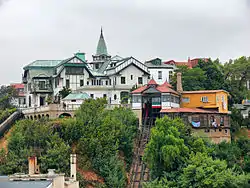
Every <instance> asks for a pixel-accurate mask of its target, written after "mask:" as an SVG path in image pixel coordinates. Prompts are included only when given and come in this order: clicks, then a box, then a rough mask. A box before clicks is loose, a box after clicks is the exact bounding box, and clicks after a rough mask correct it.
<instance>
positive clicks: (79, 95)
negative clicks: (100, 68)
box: [63, 93, 90, 100]
mask: <svg viewBox="0 0 250 188" xmlns="http://www.w3.org/2000/svg"><path fill="white" fill-rule="evenodd" d="M89 98H90V96H89V95H88V94H87V93H70V94H69V95H68V96H67V97H65V98H64V99H63V100H78V99H89Z"/></svg>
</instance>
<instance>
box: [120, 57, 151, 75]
mask: <svg viewBox="0 0 250 188" xmlns="http://www.w3.org/2000/svg"><path fill="white" fill-rule="evenodd" d="M131 65H133V66H135V67H136V68H137V69H139V70H141V71H142V72H144V73H145V74H147V75H150V74H149V72H148V67H147V66H145V65H144V64H143V63H141V62H140V61H138V60H136V59H135V58H133V57H131V58H129V59H127V60H126V61H124V62H123V63H121V64H119V65H118V66H117V67H116V68H115V72H116V73H120V72H121V71H123V70H125V69H126V68H128V67H130V66H131Z"/></svg>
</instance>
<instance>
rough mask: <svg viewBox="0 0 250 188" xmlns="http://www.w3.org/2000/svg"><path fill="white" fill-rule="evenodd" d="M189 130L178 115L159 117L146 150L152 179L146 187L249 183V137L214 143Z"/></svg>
mask: <svg viewBox="0 0 250 188" xmlns="http://www.w3.org/2000/svg"><path fill="white" fill-rule="evenodd" d="M187 133H188V128H187V127H185V126H184V124H183V123H182V121H181V120H179V119H174V120H171V119H169V118H168V117H164V118H162V119H158V120H157V121H156V125H155V127H154V128H152V129H151V138H150V141H149V143H148V144H147V146H146V150H145V154H144V160H145V161H146V163H147V165H148V167H149V168H150V172H151V178H152V179H153V181H152V182H149V183H147V184H146V185H145V187H153V188H154V187H155V188H165V187H166V188H167V187H201V188H203V187H232V188H236V187H239V188H240V187H249V181H250V174H249V169H250V166H249V164H250V162H249V158H250V157H249V156H250V155H249V154H250V146H249V145H250V144H249V142H250V141H249V139H246V138H240V139H238V140H237V141H236V142H232V143H226V142H222V143H220V144H218V145H215V144H211V143H209V142H205V141H204V140H202V139H201V138H197V137H194V136H192V135H188V134H187Z"/></svg>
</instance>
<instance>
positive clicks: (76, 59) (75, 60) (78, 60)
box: [66, 57, 85, 64]
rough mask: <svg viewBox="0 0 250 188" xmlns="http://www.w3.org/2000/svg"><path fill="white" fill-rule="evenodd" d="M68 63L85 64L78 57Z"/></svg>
mask: <svg viewBox="0 0 250 188" xmlns="http://www.w3.org/2000/svg"><path fill="white" fill-rule="evenodd" d="M66 63H73V64H74V63H85V62H84V61H82V60H81V59H80V58H78V57H74V58H73V59H71V60H69V61H67V62H66Z"/></svg>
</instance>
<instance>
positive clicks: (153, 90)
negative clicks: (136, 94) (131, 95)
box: [143, 87, 160, 94]
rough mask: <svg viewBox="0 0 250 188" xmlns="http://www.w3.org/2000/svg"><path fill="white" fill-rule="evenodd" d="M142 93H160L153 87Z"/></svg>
mask: <svg viewBox="0 0 250 188" xmlns="http://www.w3.org/2000/svg"><path fill="white" fill-rule="evenodd" d="M143 93H147V94H150V93H160V92H159V91H158V90H157V89H155V88H154V87H149V88H148V89H146V90H144V91H143Z"/></svg>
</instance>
